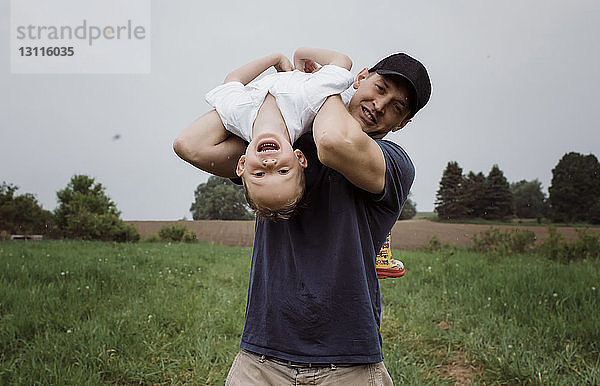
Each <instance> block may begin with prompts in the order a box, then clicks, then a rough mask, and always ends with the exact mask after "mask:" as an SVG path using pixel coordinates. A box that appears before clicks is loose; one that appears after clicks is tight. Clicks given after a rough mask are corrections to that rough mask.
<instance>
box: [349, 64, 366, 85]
mask: <svg viewBox="0 0 600 386" xmlns="http://www.w3.org/2000/svg"><path fill="white" fill-rule="evenodd" d="M368 76H369V69H368V68H367V67H365V68H363V69H362V70H361V72H359V73H358V74H357V75H356V79H354V84H352V87H354V89H356V90H358V86H360V82H361V81H363V80H364V79H366V78H367V77H368Z"/></svg>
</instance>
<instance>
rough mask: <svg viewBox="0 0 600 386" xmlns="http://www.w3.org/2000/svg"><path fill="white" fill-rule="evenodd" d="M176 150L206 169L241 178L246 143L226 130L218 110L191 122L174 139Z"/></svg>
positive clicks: (180, 155) (182, 156)
mask: <svg viewBox="0 0 600 386" xmlns="http://www.w3.org/2000/svg"><path fill="white" fill-rule="evenodd" d="M173 149H174V150H175V153H177V155H178V156H179V157H180V158H182V159H183V160H185V161H187V162H189V163H191V164H192V165H194V166H195V167H197V168H200V169H202V170H204V171H206V172H209V173H212V174H215V175H218V176H221V177H227V178H233V177H237V175H236V174H235V169H236V166H237V161H238V159H239V158H240V156H241V155H242V154H244V153H245V151H246V143H245V142H244V141H243V140H242V139H241V138H239V137H237V136H235V135H233V134H231V133H229V132H228V131H227V130H225V127H224V126H223V123H222V122H221V118H220V117H219V114H217V112H216V111H215V110H212V111H209V112H208V113H206V114H204V115H203V116H201V117H200V118H198V119H197V120H195V121H194V122H192V124H190V125H189V126H188V127H187V128H186V129H185V130H184V131H183V132H182V133H181V134H180V135H179V136H178V137H177V138H176V139H175V141H174V142H173Z"/></svg>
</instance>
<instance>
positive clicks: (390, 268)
mask: <svg viewBox="0 0 600 386" xmlns="http://www.w3.org/2000/svg"><path fill="white" fill-rule="evenodd" d="M391 236H392V235H391V234H389V235H388V236H387V237H386V239H385V242H384V243H383V245H382V246H381V250H380V251H379V253H378V254H377V257H376V265H375V268H376V269H377V278H378V279H386V278H388V277H392V278H393V277H402V276H404V272H405V271H404V264H403V263H402V262H401V261H400V260H396V259H392V250H391V248H390V239H391Z"/></svg>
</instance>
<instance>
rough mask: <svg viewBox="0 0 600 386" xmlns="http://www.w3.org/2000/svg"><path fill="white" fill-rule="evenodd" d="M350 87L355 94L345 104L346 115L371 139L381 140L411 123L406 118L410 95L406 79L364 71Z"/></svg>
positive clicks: (408, 110) (408, 112)
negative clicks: (352, 118)
mask: <svg viewBox="0 0 600 386" xmlns="http://www.w3.org/2000/svg"><path fill="white" fill-rule="evenodd" d="M353 87H354V88H355V89H356V93H354V96H353V97H352V99H351V100H350V103H349V104H348V112H349V113H350V115H352V117H354V119H356V120H357V121H358V122H359V123H360V125H361V127H362V129H363V131H364V132H365V133H367V134H368V135H369V136H371V137H372V138H382V137H384V136H385V135H386V134H387V133H388V132H390V131H396V130H400V129H401V128H402V127H404V125H406V124H407V123H408V122H410V120H409V119H407V117H408V116H409V114H410V106H411V101H410V99H409V98H410V97H411V95H412V93H411V88H410V85H409V83H408V82H407V81H406V80H404V79H402V78H399V77H398V78H394V79H392V78H391V77H386V76H382V75H379V74H377V73H374V72H373V73H369V72H368V71H367V70H366V69H365V70H363V71H361V72H360V73H359V74H358V76H357V78H356V80H355V82H354V85H353Z"/></svg>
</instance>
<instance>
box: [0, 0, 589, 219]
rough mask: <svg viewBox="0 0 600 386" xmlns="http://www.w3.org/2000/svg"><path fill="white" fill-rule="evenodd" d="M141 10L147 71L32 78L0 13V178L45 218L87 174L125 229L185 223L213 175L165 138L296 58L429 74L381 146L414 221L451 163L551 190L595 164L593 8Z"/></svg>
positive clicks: (544, 3) (531, 4) (307, 5)
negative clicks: (428, 91) (398, 169)
mask: <svg viewBox="0 0 600 386" xmlns="http://www.w3.org/2000/svg"><path fill="white" fill-rule="evenodd" d="M258 3H260V5H258ZM295 4H301V6H300V5H295ZM151 5H152V13H151V49H152V51H151V57H152V59H151V73H150V74H131V75H89V74H70V75H69V74H65V75H39V74H11V72H10V71H11V70H10V60H9V52H10V51H9V50H10V48H9V39H8V36H9V30H10V20H9V17H10V16H9V15H10V12H9V11H10V4H9V2H8V1H6V0H3V1H1V2H0V34H1V35H2V37H1V38H0V52H4V54H3V55H2V56H1V57H0V58H1V60H0V130H1V137H0V181H2V180H3V181H6V182H9V183H12V184H15V185H18V186H19V187H20V190H19V191H18V192H19V193H21V194H22V193H33V194H35V195H36V196H37V198H38V200H39V201H40V202H41V203H42V204H43V206H44V208H45V209H54V208H55V207H56V204H57V202H56V191H58V190H60V189H62V188H64V187H65V186H66V184H67V183H68V182H69V180H70V178H71V176H72V175H74V174H87V175H90V176H92V177H94V178H95V179H96V180H97V181H98V182H101V183H102V184H103V185H104V186H105V187H106V192H107V193H108V195H109V196H110V197H111V198H112V199H113V200H114V201H115V203H116V204H117V207H118V208H119V210H121V212H122V217H123V218H124V219H126V220H171V219H181V218H183V217H187V218H191V215H190V213H189V207H190V204H191V203H192V201H193V192H194V189H195V188H196V186H197V185H198V184H199V183H201V182H205V181H206V180H207V178H208V174H207V173H204V172H201V171H199V170H197V169H195V168H193V167H192V166H190V165H188V164H186V163H185V162H183V161H181V160H180V159H178V158H177V156H176V155H175V154H174V153H173V150H172V142H173V139H174V138H175V137H176V136H177V135H178V134H179V132H181V130H183V129H184V128H185V127H186V125H188V124H189V123H190V122H191V121H193V120H194V119H195V118H196V117H198V116H199V115H201V114H203V113H205V112H206V111H208V110H209V107H208V105H207V104H206V103H205V102H204V94H205V93H206V92H207V91H208V90H210V89H211V88H213V87H214V86H216V85H217V84H219V83H221V82H222V80H223V78H224V77H225V75H226V74H227V72H229V71H230V70H232V69H233V68H235V67H238V66H240V65H242V64H244V63H246V62H248V61H250V60H252V59H255V58H258V57H260V56H263V55H266V54H268V53H272V52H283V53H285V54H287V55H289V56H291V54H292V53H293V51H294V49H295V48H296V47H298V46H301V45H309V46H317V47H323V48H330V49H335V50H338V51H340V52H343V53H346V54H348V55H349V56H350V57H351V58H352V60H353V62H354V67H353V72H354V73H357V72H358V71H360V70H361V69H362V68H364V67H366V66H370V65H372V64H374V63H375V62H377V61H378V60H379V59H381V58H382V57H384V56H387V55H388V54H391V53H395V52H406V53H408V54H410V55H412V56H415V57H417V58H419V59H420V60H421V61H422V62H423V63H424V64H425V66H426V67H427V68H428V70H429V74H430V77H431V80H432V89H433V91H432V96H431V100H430V102H429V104H428V105H427V106H426V107H425V108H424V109H423V110H422V111H421V112H419V113H418V114H417V116H416V117H415V118H414V120H413V122H412V123H410V124H409V125H407V126H406V127H405V128H404V129H403V130H401V131H400V132H398V133H394V134H392V135H388V137H387V138H388V139H391V140H393V141H394V142H397V143H399V144H400V145H401V146H403V147H404V148H405V150H406V151H407V152H408V153H409V155H410V156H411V158H412V160H413V162H414V163H415V166H416V179H415V183H414V185H413V188H412V193H413V199H414V201H416V203H417V209H418V210H419V211H431V210H433V207H434V201H435V193H436V191H437V189H438V187H439V181H440V178H441V175H442V172H443V170H444V168H445V166H446V164H447V163H448V161H457V162H458V163H459V165H460V166H461V167H462V168H463V169H464V171H465V173H467V172H468V171H470V170H472V171H475V172H479V171H482V172H483V173H484V174H486V175H487V173H488V172H489V170H490V169H491V167H492V165H494V164H498V166H499V167H500V169H501V170H502V171H503V172H504V174H505V176H506V178H507V179H508V180H509V181H510V182H514V181H518V180H522V179H526V180H533V179H536V178H537V179H539V180H540V181H541V182H542V186H543V189H544V190H545V191H546V190H547V188H548V186H549V185H550V181H551V178H552V168H553V167H554V166H555V165H556V163H557V162H558V161H559V159H560V158H561V157H562V156H563V155H564V154H565V153H567V152H570V151H576V152H579V153H582V154H589V153H593V154H595V155H596V156H597V157H598V156H600V130H599V127H598V126H599V124H598V118H597V117H596V114H597V113H598V111H599V110H600V109H599V108H598V105H597V104H598V103H599V102H600V74H599V70H598V69H599V68H600V49H599V47H600V38H599V36H600V27H599V26H600V1H597V0H590V1H577V0H576V1H564V0H563V1H556V0H550V1H548V0H536V1H504V2H500V1H482V0H464V1H427V2H415V1H410V2H409V1H402V0H393V1H378V2H370V3H369V2H367V3H365V2H359V1H347V0H345V1H303V2H301V3H287V2H280V1H277V2H275V1H262V2H247V1H239V2H233V1H216V2H206V1H197V0H195V1H192V0H187V1H183V0H182V1H152V4H151ZM115 136H120V137H119V138H118V139H115Z"/></svg>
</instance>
